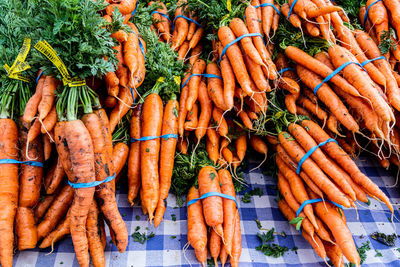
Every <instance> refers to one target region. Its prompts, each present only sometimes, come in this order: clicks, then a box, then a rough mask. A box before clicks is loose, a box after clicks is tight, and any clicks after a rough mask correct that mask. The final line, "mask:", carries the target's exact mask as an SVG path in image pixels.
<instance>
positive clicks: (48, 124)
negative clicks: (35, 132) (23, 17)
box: [40, 105, 57, 134]
mask: <svg viewBox="0 0 400 267" xmlns="http://www.w3.org/2000/svg"><path fill="white" fill-rule="evenodd" d="M56 122H57V112H56V107H55V105H53V107H52V108H51V111H50V112H49V113H48V114H47V116H46V118H44V120H43V122H42V123H41V128H40V130H41V132H42V134H46V133H47V132H51V130H53V128H54V126H55V125H56Z"/></svg>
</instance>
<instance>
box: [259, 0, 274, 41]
mask: <svg viewBox="0 0 400 267" xmlns="http://www.w3.org/2000/svg"><path fill="white" fill-rule="evenodd" d="M267 3H268V4H274V1H273V0H261V4H267ZM273 17H274V9H273V8H272V7H271V6H264V7H262V8H261V18H262V19H261V20H262V22H261V24H262V28H263V31H264V33H265V35H266V36H267V37H268V39H269V38H271V36H270V32H271V27H272V21H273Z"/></svg>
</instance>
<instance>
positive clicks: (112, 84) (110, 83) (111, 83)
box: [104, 72, 119, 96]
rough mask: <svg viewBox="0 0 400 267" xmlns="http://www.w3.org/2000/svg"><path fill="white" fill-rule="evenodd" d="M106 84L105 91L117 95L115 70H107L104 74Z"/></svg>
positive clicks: (117, 81)
mask: <svg viewBox="0 0 400 267" xmlns="http://www.w3.org/2000/svg"><path fill="white" fill-rule="evenodd" d="M104 80H105V82H106V85H107V92H108V94H109V95H110V96H118V93H119V79H118V77H117V75H116V74H115V72H108V73H107V74H106V75H105V76H104Z"/></svg>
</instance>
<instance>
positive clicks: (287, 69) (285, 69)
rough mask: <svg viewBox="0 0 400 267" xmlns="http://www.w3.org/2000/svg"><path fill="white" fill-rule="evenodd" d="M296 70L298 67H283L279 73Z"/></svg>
mask: <svg viewBox="0 0 400 267" xmlns="http://www.w3.org/2000/svg"><path fill="white" fill-rule="evenodd" d="M289 70H290V71H296V69H295V68H283V69H281V70H280V71H278V74H282V73H284V72H286V71H289Z"/></svg>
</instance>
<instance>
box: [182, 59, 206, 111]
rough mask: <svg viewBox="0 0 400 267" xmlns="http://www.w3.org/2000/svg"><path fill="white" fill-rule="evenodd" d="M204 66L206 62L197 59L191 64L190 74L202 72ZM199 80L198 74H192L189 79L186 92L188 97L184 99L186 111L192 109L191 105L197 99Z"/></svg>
mask: <svg viewBox="0 0 400 267" xmlns="http://www.w3.org/2000/svg"><path fill="white" fill-rule="evenodd" d="M205 68H206V63H205V62H204V60H202V59H198V60H197V61H196V62H195V63H194V64H193V68H192V74H203V72H204V70H205ZM200 81H201V77H200V76H192V77H191V78H190V80H189V93H188V98H187V99H186V109H187V111H190V110H192V107H193V105H194V103H195V102H196V100H197V97H198V90H199V86H200Z"/></svg>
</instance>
